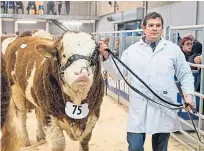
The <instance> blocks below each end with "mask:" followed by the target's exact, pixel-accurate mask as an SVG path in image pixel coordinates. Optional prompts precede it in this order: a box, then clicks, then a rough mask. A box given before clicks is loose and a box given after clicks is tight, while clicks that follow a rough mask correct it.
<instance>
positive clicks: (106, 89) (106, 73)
mask: <svg viewBox="0 0 204 151" xmlns="http://www.w3.org/2000/svg"><path fill="white" fill-rule="evenodd" d="M103 80H104V82H105V86H106V87H105V94H106V95H107V92H108V72H107V71H106V70H105V71H103Z"/></svg>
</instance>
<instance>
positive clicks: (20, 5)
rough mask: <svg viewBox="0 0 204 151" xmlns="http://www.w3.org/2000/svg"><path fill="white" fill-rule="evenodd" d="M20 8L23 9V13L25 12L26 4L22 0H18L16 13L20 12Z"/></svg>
mask: <svg viewBox="0 0 204 151" xmlns="http://www.w3.org/2000/svg"><path fill="white" fill-rule="evenodd" d="M18 9H21V10H22V14H24V6H23V2H22V1H16V13H17V14H18Z"/></svg>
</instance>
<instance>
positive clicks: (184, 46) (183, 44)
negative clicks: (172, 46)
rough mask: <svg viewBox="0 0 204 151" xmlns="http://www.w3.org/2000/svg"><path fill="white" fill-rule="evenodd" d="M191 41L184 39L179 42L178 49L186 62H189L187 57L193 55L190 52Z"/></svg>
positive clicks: (187, 38)
mask: <svg viewBox="0 0 204 151" xmlns="http://www.w3.org/2000/svg"><path fill="white" fill-rule="evenodd" d="M192 46H193V39H192V38H191V37H184V38H182V39H181V41H180V48H181V50H182V51H183V53H184V55H185V58H186V61H188V60H189V57H190V56H192V55H193V52H192Z"/></svg>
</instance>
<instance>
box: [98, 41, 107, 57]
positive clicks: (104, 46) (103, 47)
mask: <svg viewBox="0 0 204 151" xmlns="http://www.w3.org/2000/svg"><path fill="white" fill-rule="evenodd" d="M108 42H109V38H107V39H105V40H103V41H100V42H99V45H100V48H99V51H100V53H101V54H102V55H103V57H104V58H105V59H108V57H109V53H108V52H107V51H106V49H108Z"/></svg>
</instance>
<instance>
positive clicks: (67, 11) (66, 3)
mask: <svg viewBox="0 0 204 151" xmlns="http://www.w3.org/2000/svg"><path fill="white" fill-rule="evenodd" d="M65 7H66V14H67V15H68V14H69V13H70V1H65Z"/></svg>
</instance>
